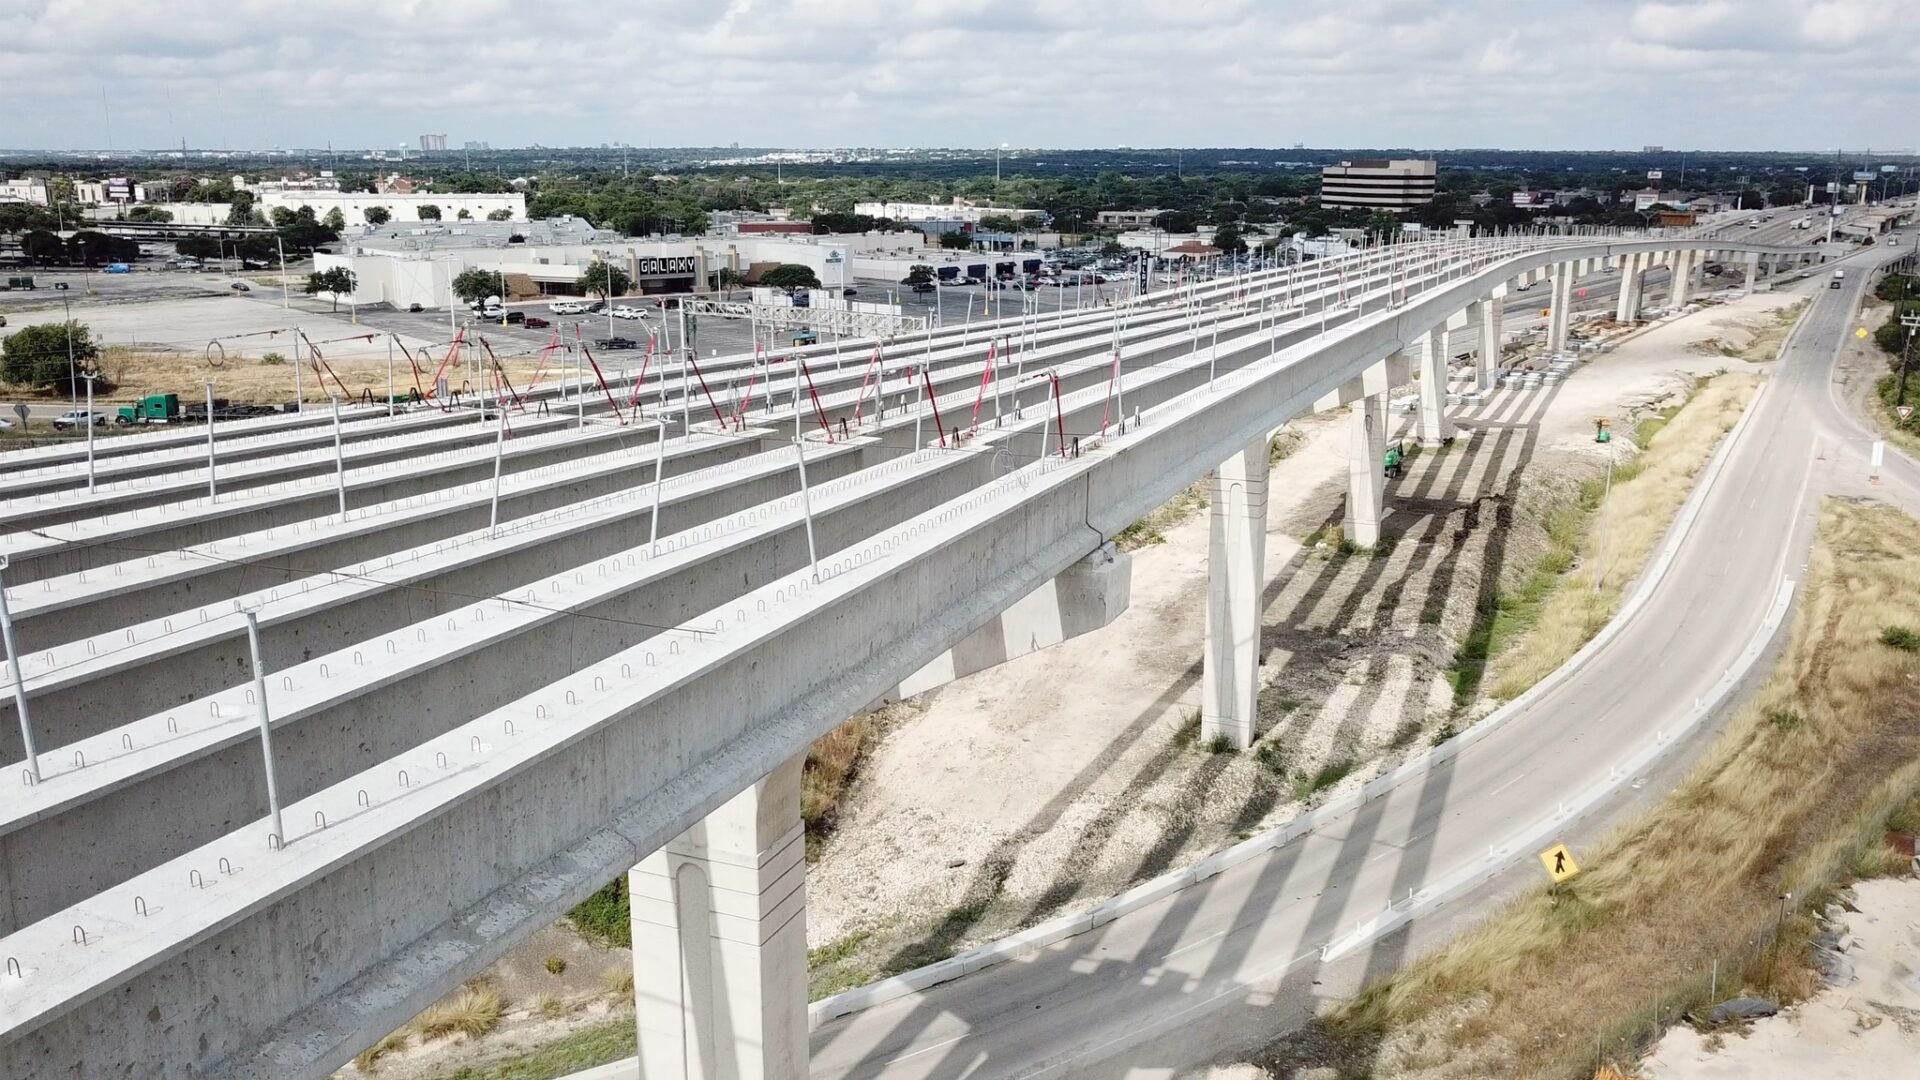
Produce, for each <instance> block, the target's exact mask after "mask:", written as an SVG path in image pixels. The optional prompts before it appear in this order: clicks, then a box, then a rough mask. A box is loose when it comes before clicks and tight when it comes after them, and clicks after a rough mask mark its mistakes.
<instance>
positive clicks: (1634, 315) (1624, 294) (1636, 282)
mask: <svg viewBox="0 0 1920 1080" xmlns="http://www.w3.org/2000/svg"><path fill="white" fill-rule="evenodd" d="M1646 269H1647V258H1646V256H1645V255H1642V254H1638V253H1632V254H1628V255H1626V256H1624V257H1623V258H1622V261H1621V264H1620V299H1619V302H1618V303H1617V304H1616V305H1615V307H1614V315H1613V317H1614V320H1615V321H1616V322H1621V323H1630V322H1633V321H1635V320H1636V319H1638V318H1639V317H1640V281H1641V277H1642V275H1643V274H1645V273H1646Z"/></svg>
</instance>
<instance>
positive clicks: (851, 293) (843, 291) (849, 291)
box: [840, 289, 860, 296]
mask: <svg viewBox="0 0 1920 1080" xmlns="http://www.w3.org/2000/svg"><path fill="white" fill-rule="evenodd" d="M840 295H841V296H859V295H860V290H859V289H841V290H840Z"/></svg>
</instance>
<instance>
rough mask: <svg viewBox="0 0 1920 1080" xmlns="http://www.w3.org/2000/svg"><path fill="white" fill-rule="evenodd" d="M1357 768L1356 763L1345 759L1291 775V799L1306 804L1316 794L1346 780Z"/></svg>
mask: <svg viewBox="0 0 1920 1080" xmlns="http://www.w3.org/2000/svg"><path fill="white" fill-rule="evenodd" d="M1357 767H1358V763H1357V762H1354V761H1350V760H1346V759H1342V760H1340V761H1330V762H1328V763H1327V764H1325V765H1322V766H1320V768H1319V769H1318V770H1316V771H1315V772H1313V773H1311V774H1309V773H1303V772H1302V773H1295V774H1294V775H1293V797H1294V800H1295V801H1296V802H1306V801H1307V800H1308V799H1311V798H1313V797H1314V796H1315V795H1316V794H1318V793H1320V792H1322V791H1325V790H1326V789H1327V788H1330V787H1332V786H1333V785H1335V784H1337V783H1339V782H1340V781H1342V780H1344V779H1346V777H1347V774H1348V773H1351V772H1352V771H1353V770H1354V769H1355V768H1357Z"/></svg>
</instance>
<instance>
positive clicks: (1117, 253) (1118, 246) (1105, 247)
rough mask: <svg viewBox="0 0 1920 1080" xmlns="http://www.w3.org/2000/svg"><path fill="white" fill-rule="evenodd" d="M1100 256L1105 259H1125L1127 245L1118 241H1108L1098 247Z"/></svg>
mask: <svg viewBox="0 0 1920 1080" xmlns="http://www.w3.org/2000/svg"><path fill="white" fill-rule="evenodd" d="M1100 255H1101V257H1102V258H1107V259H1124V258H1126V257H1127V245H1125V244H1123V243H1121V242H1120V241H1118V240H1109V241H1107V242H1106V243H1104V244H1101V245H1100Z"/></svg>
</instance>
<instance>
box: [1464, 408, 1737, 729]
mask: <svg viewBox="0 0 1920 1080" xmlns="http://www.w3.org/2000/svg"><path fill="white" fill-rule="evenodd" d="M1759 384H1760V380H1759V377H1758V376H1754V375H1748V374H1721V375H1717V376H1715V377H1713V378H1711V379H1709V380H1707V381H1706V382H1704V383H1701V384H1700V385H1698V386H1696V387H1695V388H1694V391H1693V393H1692V394H1691V395H1690V396H1689V397H1688V398H1687V400H1686V402H1685V403H1684V404H1683V405H1682V406H1681V407H1680V408H1679V410H1678V411H1676V412H1673V413H1672V414H1671V416H1670V417H1669V418H1666V419H1665V420H1664V422H1661V420H1660V419H1659V418H1654V419H1653V420H1650V421H1648V422H1643V423H1642V424H1641V426H1640V429H1639V431H1638V432H1637V433H1636V437H1638V438H1640V439H1642V440H1645V441H1647V442H1648V443H1649V445H1647V446H1646V447H1645V448H1644V449H1643V450H1642V451H1641V452H1640V453H1638V454H1635V455H1632V456H1629V457H1626V458H1625V460H1624V462H1623V463H1620V464H1616V465H1615V467H1614V473H1613V483H1612V486H1611V488H1610V489H1603V488H1596V489H1594V490H1591V491H1589V492H1587V493H1586V501H1587V502H1588V503H1589V504H1591V505H1593V507H1594V509H1593V514H1592V518H1591V521H1590V522H1589V524H1588V526H1587V528H1586V530H1585V533H1584V535H1580V536H1579V537H1578V540H1577V543H1576V544H1575V545H1574V547H1573V552H1574V556H1573V558H1572V559H1571V560H1570V562H1567V563H1566V564H1565V565H1560V566H1549V567H1548V568H1547V569H1548V572H1549V573H1552V574H1554V575H1556V578H1555V579H1554V580H1553V582H1552V588H1551V589H1550V590H1543V591H1542V595H1543V599H1542V600H1541V601H1540V602H1539V603H1538V605H1537V607H1535V608H1534V609H1533V610H1531V611H1528V612H1525V613H1524V615H1525V616H1527V617H1530V618H1531V622H1530V623H1529V624H1528V625H1527V626H1526V627H1525V628H1524V629H1523V630H1521V631H1520V632H1519V633H1516V634H1510V635H1508V636H1507V638H1506V642H1505V647H1504V648H1503V649H1501V650H1499V651H1498V653H1497V655H1496V656H1495V658H1494V661H1493V677H1492V679H1491V680H1489V686H1490V690H1489V693H1490V694H1491V696H1492V697H1494V698H1495V699H1497V700H1502V701H1504V700H1508V699H1511V698H1513V697H1516V696H1518V695H1519V694H1520V693H1522V692H1524V691H1525V690H1526V689H1527V688H1528V687H1530V686H1532V685H1533V684H1535V683H1537V682H1539V681H1540V680H1541V679H1542V678H1544V677H1545V676H1546V675H1547V673H1548V672H1551V671H1552V670H1553V669H1554V668H1557V667H1559V666H1560V665H1561V664H1562V663H1564V662H1565V661H1566V659H1567V658H1568V657H1570V656H1572V655H1573V654H1574V653H1575V652H1577V651H1578V650H1579V649H1580V646H1582V645H1584V644H1586V643H1587V641H1588V640H1589V639H1591V638H1592V637H1593V635H1594V634H1596V633H1598V632H1599V631H1600V628H1601V627H1602V626H1605V625H1606V623H1607V620H1608V619H1610V618H1612V617H1613V613H1614V611H1615V610H1617V609H1618V608H1619V606H1620V600H1621V595H1622V593H1623V592H1624V591H1625V590H1626V587H1627V585H1628V584H1629V583H1631V582H1632V581H1633V579H1634V578H1636V577H1638V576H1639V574H1640V570H1641V568H1642V567H1643V566H1645V565H1646V561H1647V557H1648V556H1649V555H1650V554H1651V553H1652V552H1653V549H1654V546H1655V545H1656V544H1658V543H1659V542H1660V538H1661V537H1662V536H1663V535H1665V533H1666V531H1667V527H1668V526H1669V525H1670V524H1671V523H1672V521H1673V516H1674V514H1675V513H1677V512H1678V511H1679V509H1680V505H1681V504H1682V503H1683V502H1685V501H1686V498H1687V495H1688V493H1689V492H1690V491H1691V490H1692V488H1693V478H1694V475H1695V474H1696V473H1698V472H1699V471H1700V468H1701V467H1702V466H1703V465H1705V464H1706V462H1707V459H1708V458H1709V457H1710V456H1712V454H1713V450H1714V448H1715V447H1716V446H1718V445H1719V443H1720V439H1721V437H1722V436H1723V435H1725V434H1726V433H1727V431H1728V430H1729V429H1731V428H1732V427H1733V425H1734V424H1735V423H1736V422H1737V421H1738V420H1739V419H1740V413H1741V411H1742V410H1743V409H1745V408H1746V406H1747V403H1748V402H1749V401H1751V400H1752V399H1753V395H1754V393H1755V391H1756V390H1758V388H1759ZM1655 435H1657V436H1658V437H1657V438H1654V437H1653V436H1655ZM1602 490H1604V496H1602ZM1568 539H1569V540H1571V539H1573V536H1572V535H1569V537H1568ZM1596 564H1597V565H1598V567H1599V573H1598V574H1597V575H1596V574H1595V566H1596ZM1596 577H1597V579H1598V580H1597V585H1598V587H1595V586H1596Z"/></svg>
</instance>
